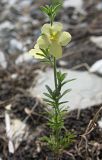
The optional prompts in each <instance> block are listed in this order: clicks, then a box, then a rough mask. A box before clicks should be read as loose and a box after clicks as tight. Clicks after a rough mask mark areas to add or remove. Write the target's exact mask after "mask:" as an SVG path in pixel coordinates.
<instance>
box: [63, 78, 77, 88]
mask: <svg viewBox="0 0 102 160" xmlns="http://www.w3.org/2000/svg"><path fill="white" fill-rule="evenodd" d="M74 80H76V79H75V78H74V79H69V80H67V81H64V82H63V83H62V86H63V85H64V84H66V83H69V82H71V81H74Z"/></svg>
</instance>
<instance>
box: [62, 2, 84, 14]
mask: <svg viewBox="0 0 102 160" xmlns="http://www.w3.org/2000/svg"><path fill="white" fill-rule="evenodd" d="M63 7H64V8H69V7H74V8H76V10H78V11H80V10H82V8H83V0H65V1H64V3H63Z"/></svg>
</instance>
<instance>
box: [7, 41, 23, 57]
mask: <svg viewBox="0 0 102 160" xmlns="http://www.w3.org/2000/svg"><path fill="white" fill-rule="evenodd" d="M23 50H24V46H23V44H22V43H21V42H20V41H18V40H17V39H11V41H10V44H9V53H10V54H15V53H18V52H19V53H21V51H23Z"/></svg>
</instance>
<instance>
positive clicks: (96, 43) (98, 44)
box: [90, 36, 102, 48]
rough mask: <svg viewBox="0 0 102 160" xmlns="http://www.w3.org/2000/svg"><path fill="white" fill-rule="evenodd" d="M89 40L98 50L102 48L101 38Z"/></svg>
mask: <svg viewBox="0 0 102 160" xmlns="http://www.w3.org/2000/svg"><path fill="white" fill-rule="evenodd" d="M90 40H91V41H92V42H93V43H94V44H95V45H96V46H97V47H99V48H102V36H92V37H90Z"/></svg>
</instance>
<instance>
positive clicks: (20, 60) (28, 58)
mask: <svg viewBox="0 0 102 160" xmlns="http://www.w3.org/2000/svg"><path fill="white" fill-rule="evenodd" d="M23 62H27V63H30V64H31V63H36V62H37V60H36V59H34V58H33V57H32V56H30V55H29V54H28V53H24V54H22V55H20V56H18V58H17V59H16V61H15V63H16V64H17V65H18V64H21V63H23Z"/></svg>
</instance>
